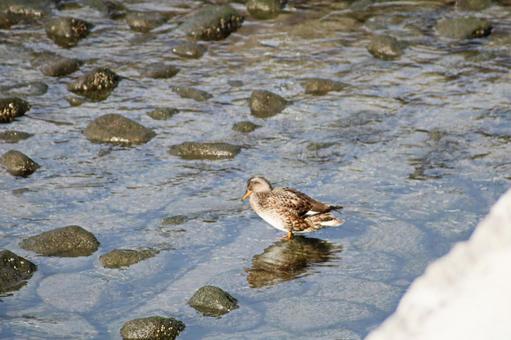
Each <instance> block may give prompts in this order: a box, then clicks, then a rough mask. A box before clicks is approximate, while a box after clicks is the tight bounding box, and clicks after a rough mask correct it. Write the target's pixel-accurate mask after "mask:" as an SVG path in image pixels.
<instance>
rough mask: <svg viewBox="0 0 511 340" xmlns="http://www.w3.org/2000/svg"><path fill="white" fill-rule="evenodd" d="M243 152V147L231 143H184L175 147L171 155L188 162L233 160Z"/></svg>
mask: <svg viewBox="0 0 511 340" xmlns="http://www.w3.org/2000/svg"><path fill="white" fill-rule="evenodd" d="M240 151H241V147H240V146H238V145H233V144H229V143H199V142H184V143H181V144H177V145H173V146H171V147H170V149H169V153H170V154H171V155H174V156H179V157H181V158H183V159H188V160H195V159H197V160H200V159H203V160H220V159H232V158H234V157H236V155H237V154H238V153H239V152H240Z"/></svg>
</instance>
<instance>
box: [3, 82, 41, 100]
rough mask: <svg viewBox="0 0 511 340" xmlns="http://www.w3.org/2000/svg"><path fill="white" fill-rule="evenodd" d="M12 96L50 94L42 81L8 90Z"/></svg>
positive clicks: (19, 85) (20, 84) (15, 86)
mask: <svg viewBox="0 0 511 340" xmlns="http://www.w3.org/2000/svg"><path fill="white" fill-rule="evenodd" d="M6 90H7V91H8V93H9V94H10V95H13V96H16V97H17V96H19V97H31V96H42V95H44V94H45V93H46V92H48V85H46V84H45V83H43V82H42V81H31V82H26V83H19V84H16V85H13V86H10V87H9V88H8V89H6Z"/></svg>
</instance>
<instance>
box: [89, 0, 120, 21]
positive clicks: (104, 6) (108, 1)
mask: <svg viewBox="0 0 511 340" xmlns="http://www.w3.org/2000/svg"><path fill="white" fill-rule="evenodd" d="M84 2H85V3H86V4H87V5H88V6H91V7H92V8H94V9H96V10H98V11H99V12H101V13H103V15H105V16H107V17H108V18H110V19H114V20H116V19H121V18H124V17H125V16H126V13H127V9H126V7H125V6H124V5H123V4H122V3H120V2H118V1H114V0H84Z"/></svg>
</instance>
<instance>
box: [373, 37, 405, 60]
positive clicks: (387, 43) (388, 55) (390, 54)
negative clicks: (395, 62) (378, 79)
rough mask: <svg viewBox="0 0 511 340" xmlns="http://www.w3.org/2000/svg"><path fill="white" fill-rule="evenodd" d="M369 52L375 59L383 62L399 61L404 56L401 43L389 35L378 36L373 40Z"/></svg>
mask: <svg viewBox="0 0 511 340" xmlns="http://www.w3.org/2000/svg"><path fill="white" fill-rule="evenodd" d="M367 50H368V51H369V53H371V54H372V55H373V56H374V57H376V58H379V59H383V60H392V59H397V58H399V57H400V56H401V55H402V54H403V50H402V48H401V44H400V43H399V41H398V40H397V39H396V38H394V37H391V36H389V35H377V36H374V37H373V38H372V39H371V42H370V43H369V46H367Z"/></svg>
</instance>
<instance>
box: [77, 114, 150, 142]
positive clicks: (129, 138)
mask: <svg viewBox="0 0 511 340" xmlns="http://www.w3.org/2000/svg"><path fill="white" fill-rule="evenodd" d="M84 134H85V137H87V139H88V140H90V141H91V142H95V143H112V144H143V143H147V142H148V141H150V140H151V139H152V138H153V137H154V136H156V133H154V131H153V130H151V129H148V128H146V127H145V126H143V125H140V124H139V123H137V122H135V121H133V120H131V119H129V118H126V117H124V116H121V115H119V114H106V115H103V116H99V117H98V118H96V119H94V120H93V121H92V122H91V123H90V124H89V125H88V126H87V128H86V129H85V131H84Z"/></svg>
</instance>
